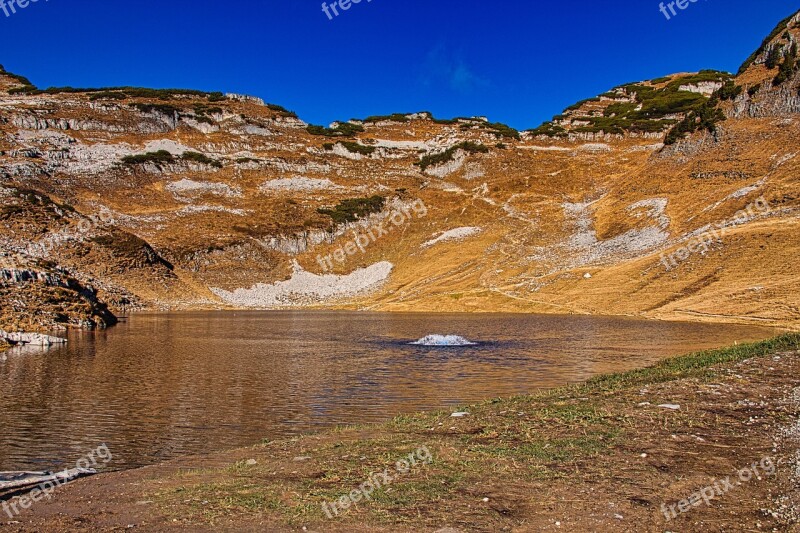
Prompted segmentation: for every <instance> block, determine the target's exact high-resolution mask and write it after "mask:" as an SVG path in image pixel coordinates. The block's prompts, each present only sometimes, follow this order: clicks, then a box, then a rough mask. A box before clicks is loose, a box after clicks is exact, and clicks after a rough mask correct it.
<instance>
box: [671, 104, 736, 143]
mask: <svg viewBox="0 0 800 533" xmlns="http://www.w3.org/2000/svg"><path fill="white" fill-rule="evenodd" d="M717 103H718V100H717V98H715V97H712V98H711V99H709V101H708V102H706V103H705V104H704V105H703V106H701V107H700V108H699V109H698V110H696V111H692V112H690V113H689V114H688V115H686V118H684V119H683V120H682V121H680V122H679V123H678V124H676V125H675V127H673V128H672V129H671V130H670V131H669V133H668V134H667V136H666V138H665V139H664V144H665V145H667V146H669V145H671V144H675V143H676V142H678V141H679V140H681V139H683V138H685V137H686V136H687V135H689V134H691V133H694V132H696V131H700V130H706V131H708V132H710V133H714V132H716V131H717V123H719V122H722V121H723V120H725V114H724V113H723V112H722V110H721V109H718V108H717Z"/></svg>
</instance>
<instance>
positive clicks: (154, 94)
mask: <svg viewBox="0 0 800 533" xmlns="http://www.w3.org/2000/svg"><path fill="white" fill-rule="evenodd" d="M28 83H29V84H30V82H28ZM23 89H24V90H20V91H19V92H25V93H28V94H62V93H66V94H77V93H101V94H103V95H104V96H103V97H105V98H108V97H109V96H108V93H112V92H114V93H119V94H120V95H123V96H122V97H124V98H153V99H158V100H171V99H172V98H176V97H200V98H206V99H207V100H208V101H209V102H220V101H222V100H225V95H223V94H222V93H221V92H218V91H217V92H210V93H209V92H205V91H196V90H192V89H148V88H145V87H100V88H76V87H49V88H47V89H37V88H36V87H35V86H34V85H33V84H30V87H25V88H23ZM93 97H94V95H90V96H89V98H90V99H92V98H93Z"/></svg>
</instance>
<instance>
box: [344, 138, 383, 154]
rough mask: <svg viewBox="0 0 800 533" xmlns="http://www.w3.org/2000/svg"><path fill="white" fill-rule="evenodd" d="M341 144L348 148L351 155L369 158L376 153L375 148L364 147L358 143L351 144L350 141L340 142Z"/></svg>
mask: <svg viewBox="0 0 800 533" xmlns="http://www.w3.org/2000/svg"><path fill="white" fill-rule="evenodd" d="M339 144H341V145H342V146H344V147H345V148H347V151H348V152H350V153H351V154H361V155H366V156H369V155H372V154H373V153H375V147H374V146H364V145H361V144H358V143H356V142H349V141H340V142H339Z"/></svg>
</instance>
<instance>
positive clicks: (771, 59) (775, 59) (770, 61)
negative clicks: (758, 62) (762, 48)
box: [764, 44, 783, 70]
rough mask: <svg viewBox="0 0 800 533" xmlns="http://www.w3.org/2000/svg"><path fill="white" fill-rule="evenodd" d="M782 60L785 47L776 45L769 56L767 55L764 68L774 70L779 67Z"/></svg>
mask: <svg viewBox="0 0 800 533" xmlns="http://www.w3.org/2000/svg"><path fill="white" fill-rule="evenodd" d="M782 58H783V45H782V44H776V45H775V46H773V47H772V49H771V50H770V51H769V54H767V60H766V61H765V62H764V66H766V67H767V68H768V69H770V70H772V69H774V68H775V67H777V66H778V63H780V61H781V59H782Z"/></svg>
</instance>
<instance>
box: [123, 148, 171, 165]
mask: <svg viewBox="0 0 800 533" xmlns="http://www.w3.org/2000/svg"><path fill="white" fill-rule="evenodd" d="M122 162H123V163H124V164H126V165H143V164H145V163H153V164H155V165H157V166H159V167H160V166H161V165H162V164H166V163H174V162H175V156H173V155H172V154H171V153H169V152H168V151H166V150H159V151H157V152H147V153H146V154H137V155H129V156H125V157H123V158H122Z"/></svg>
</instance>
